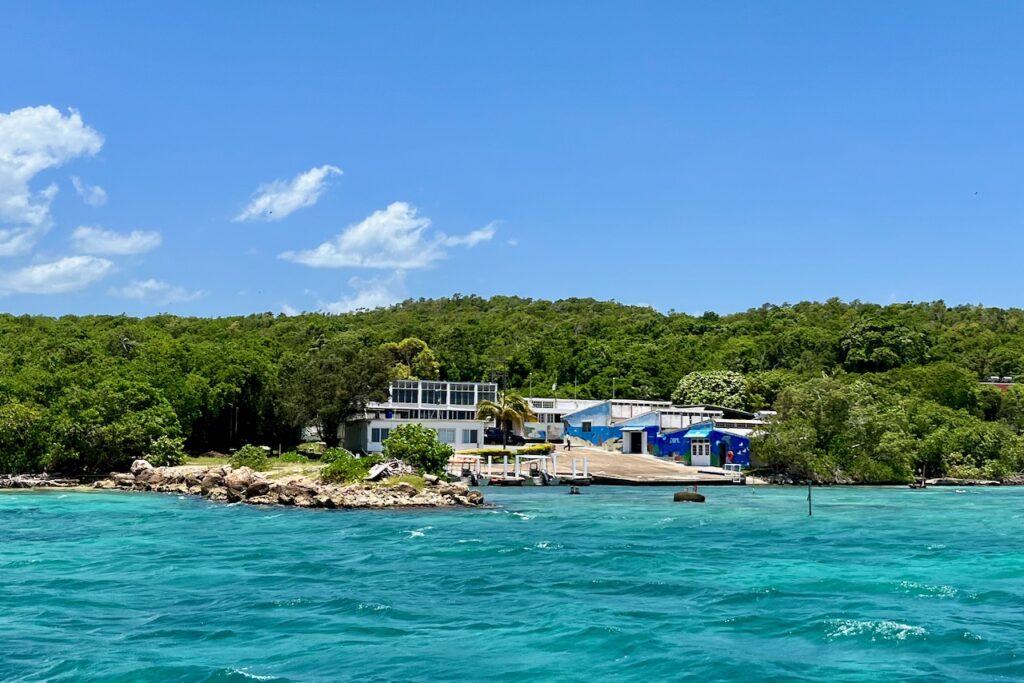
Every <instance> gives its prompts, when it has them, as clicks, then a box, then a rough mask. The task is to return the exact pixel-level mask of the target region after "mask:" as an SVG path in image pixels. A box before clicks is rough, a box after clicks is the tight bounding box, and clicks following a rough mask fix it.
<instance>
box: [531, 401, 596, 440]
mask: <svg viewBox="0 0 1024 683" xmlns="http://www.w3.org/2000/svg"><path fill="white" fill-rule="evenodd" d="M529 402H530V407H531V408H532V409H533V412H534V413H535V414H536V415H537V420H536V421H534V422H527V423H525V424H524V425H523V437H524V438H525V439H526V440H527V441H561V440H562V439H563V438H565V424H564V423H563V422H562V417H563V416H565V415H569V414H570V413H575V412H576V411H578V410H583V409H584V408H590V407H591V406H596V405H597V404H599V403H601V401H594V400H590V399H585V398H580V399H576V398H530V399H529Z"/></svg>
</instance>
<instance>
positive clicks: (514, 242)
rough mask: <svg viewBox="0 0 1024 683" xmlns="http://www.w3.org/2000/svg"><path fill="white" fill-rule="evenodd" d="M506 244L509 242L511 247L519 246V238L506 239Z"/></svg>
mask: <svg viewBox="0 0 1024 683" xmlns="http://www.w3.org/2000/svg"><path fill="white" fill-rule="evenodd" d="M505 244H507V245H508V246H510V247H518V246H519V240H517V239H511V240H506V241H505Z"/></svg>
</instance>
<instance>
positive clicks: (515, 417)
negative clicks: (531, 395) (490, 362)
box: [476, 391, 537, 448]
mask: <svg viewBox="0 0 1024 683" xmlns="http://www.w3.org/2000/svg"><path fill="white" fill-rule="evenodd" d="M476 419H478V420H494V421H495V422H496V423H497V424H498V425H499V426H500V427H501V442H502V443H501V447H502V448H507V447H508V433H509V431H511V430H512V428H513V427H515V426H516V425H517V424H522V423H524V422H529V421H531V420H536V419H537V415H536V413H534V412H533V408H531V407H530V402H529V401H528V400H526V399H525V398H523V397H522V396H520V395H519V394H515V393H512V392H510V391H503V392H501V394H500V395H499V396H498V401H497V402H495V401H488V400H486V399H485V400H483V401H480V403H479V404H478V405H477V407H476Z"/></svg>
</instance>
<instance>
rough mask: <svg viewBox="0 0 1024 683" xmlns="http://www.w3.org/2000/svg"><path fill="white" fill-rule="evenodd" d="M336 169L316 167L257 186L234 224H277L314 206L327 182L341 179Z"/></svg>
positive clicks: (335, 167) (339, 171)
mask: <svg viewBox="0 0 1024 683" xmlns="http://www.w3.org/2000/svg"><path fill="white" fill-rule="evenodd" d="M341 173H342V171H341V169H340V168H338V167H337V166H329V165H325V166H318V167H317V168H311V169H309V170H308V171H306V172H305V173H300V174H299V175H297V176H295V177H294V178H292V180H291V181H290V182H289V181H287V180H275V181H274V182H272V183H266V184H264V185H260V186H259V188H257V190H256V194H255V196H253V198H252V200H251V201H250V202H249V204H248V205H247V206H246V207H245V208H244V209H242V213H240V214H238V215H237V216H235V221H236V222H240V221H251V220H261V221H279V220H281V219H283V218H285V217H286V216H288V215H290V214H292V213H294V212H295V211H298V210H299V209H302V208H305V207H307V206H313V205H314V204H316V203H317V201H318V200H319V199H320V195H322V194H323V192H324V189H325V186H326V183H327V178H328V177H329V176H332V175H341Z"/></svg>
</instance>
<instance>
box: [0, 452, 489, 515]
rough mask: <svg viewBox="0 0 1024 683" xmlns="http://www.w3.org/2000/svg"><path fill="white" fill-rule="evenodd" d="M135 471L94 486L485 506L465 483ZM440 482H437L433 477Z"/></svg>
mask: <svg viewBox="0 0 1024 683" xmlns="http://www.w3.org/2000/svg"><path fill="white" fill-rule="evenodd" d="M132 467H133V470H134V472H133V473H132V472H111V473H110V476H109V477H108V478H107V479H101V480H99V481H96V482H95V483H94V484H93V487H94V488H97V489H107V490H109V489H122V490H135V491H154V492H159V493H170V494H176V495H201V496H204V497H206V498H208V499H209V500H213V501H227V502H232V503H236V502H244V503H249V504H252V505H290V506H295V507H303V508H326V509H332V510H333V509H350V508H363V509H373V508H390V507H450V506H455V505H460V506H467V507H476V506H480V505H483V504H484V497H483V495H482V494H481V493H480V492H479V491H475V490H471V489H470V488H469V487H468V486H466V485H465V484H462V483H455V484H449V483H445V482H443V481H441V480H436V482H435V483H431V480H430V479H427V484H428V485H427V486H426V487H425V488H424V489H423V490H422V491H421V490H418V489H417V488H416V486H414V485H413V484H410V483H408V482H400V483H398V484H394V485H387V484H382V483H372V484H371V483H356V484H348V485H344V486H341V485H337V484H327V483H324V482H320V481H314V480H310V479H307V478H294V479H290V480H288V481H286V482H277V481H271V480H268V479H267V478H265V477H264V476H263V475H261V474H260V473H258V472H254V471H252V470H251V469H250V468H248V467H240V468H238V469H237V470H236V469H232V468H231V467H199V466H179V467H152V466H151V465H150V464H149V463H148V462H146V461H144V460H137V461H135V462H134V463H132ZM435 479H436V478H435ZM74 485H78V482H77V481H75V480H71V479H53V478H49V477H47V476H46V475H41V476H37V477H31V476H17V477H0V488H32V487H35V486H46V487H53V486H74Z"/></svg>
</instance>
